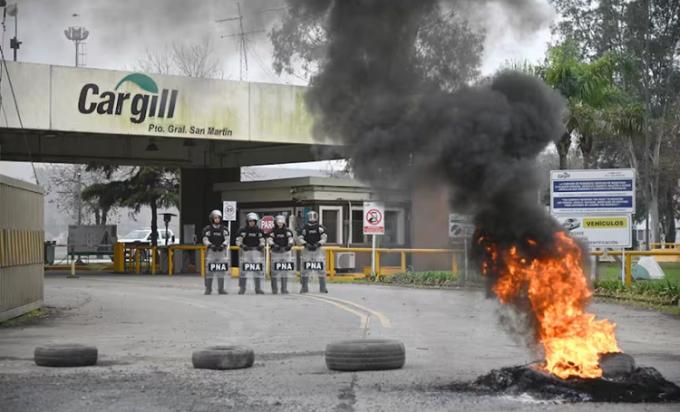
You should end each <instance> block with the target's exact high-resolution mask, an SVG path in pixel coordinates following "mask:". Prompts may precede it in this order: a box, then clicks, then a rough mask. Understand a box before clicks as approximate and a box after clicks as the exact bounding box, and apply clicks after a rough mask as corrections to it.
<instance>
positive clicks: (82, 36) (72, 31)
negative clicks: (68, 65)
mask: <svg viewBox="0 0 680 412" xmlns="http://www.w3.org/2000/svg"><path fill="white" fill-rule="evenodd" d="M64 34H65V35H66V38H67V39H69V40H71V41H72V42H73V43H74V45H75V47H76V56H75V57H76V58H75V63H76V67H79V65H80V63H81V62H79V61H78V55H79V54H80V47H81V44H82V42H83V41H85V40H86V39H87V36H89V35H90V32H89V31H87V29H85V27H79V26H78V27H77V26H71V27H69V28H67V29H66V30H64Z"/></svg>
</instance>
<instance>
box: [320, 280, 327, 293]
mask: <svg viewBox="0 0 680 412" xmlns="http://www.w3.org/2000/svg"><path fill="white" fill-rule="evenodd" d="M319 292H321V293H328V289H326V276H319Z"/></svg>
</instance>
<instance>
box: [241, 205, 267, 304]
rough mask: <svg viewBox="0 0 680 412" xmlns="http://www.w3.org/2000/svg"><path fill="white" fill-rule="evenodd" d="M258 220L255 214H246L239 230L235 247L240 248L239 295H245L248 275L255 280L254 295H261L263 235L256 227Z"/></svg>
mask: <svg viewBox="0 0 680 412" xmlns="http://www.w3.org/2000/svg"><path fill="white" fill-rule="evenodd" d="M259 220H260V218H259V217H258V216H257V213H248V215H247V216H246V226H245V227H243V228H241V229H239V231H238V237H236V245H237V246H239V247H240V248H241V256H240V260H241V271H240V275H239V279H238V285H239V291H238V294H239V295H243V294H244V293H246V282H247V279H248V275H251V276H252V277H253V279H254V280H255V293H256V294H258V295H263V294H264V292H263V291H262V283H261V282H262V278H264V253H263V251H264V243H265V238H264V233H263V232H262V230H261V229H260V228H259V227H258V225H257V222H258V221H259Z"/></svg>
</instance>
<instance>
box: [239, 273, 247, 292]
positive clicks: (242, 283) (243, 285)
mask: <svg viewBox="0 0 680 412" xmlns="http://www.w3.org/2000/svg"><path fill="white" fill-rule="evenodd" d="M246 280H247V279H246V278H244V277H240V278H238V294H239V295H243V294H244V293H246Z"/></svg>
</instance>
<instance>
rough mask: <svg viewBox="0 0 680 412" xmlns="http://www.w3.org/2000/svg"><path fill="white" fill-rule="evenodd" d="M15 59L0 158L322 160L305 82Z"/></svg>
mask: <svg viewBox="0 0 680 412" xmlns="http://www.w3.org/2000/svg"><path fill="white" fill-rule="evenodd" d="M7 67H8V70H9V74H10V76H9V77H8V76H7V75H6V74H5V73H3V76H2V79H1V80H0V92H1V96H2V112H1V113H0V160H17V161H35V162H60V163H86V162H92V161H94V162H99V163H114V164H156V165H172V166H177V167H186V168H231V167H238V166H247V165H257V164H269V163H287V162H300V161H309V160H318V156H315V155H314V154H313V152H312V146H314V141H313V139H312V134H311V130H312V118H311V116H310V115H309V113H308V112H307V111H306V110H305V105H304V98H303V95H304V90H305V88H304V87H299V86H288V85H278V84H265V83H249V82H239V81H229V80H211V79H196V78H188V77H181V76H168V75H156V74H144V73H130V72H123V71H116V70H101V69H88V68H72V67H62V66H51V65H43V64H30V63H12V62H7ZM9 80H11V83H12V86H13V88H14V93H12V90H11V87H10V82H9ZM314 152H315V153H317V154H318V153H328V151H325V150H322V151H318V150H314Z"/></svg>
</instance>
